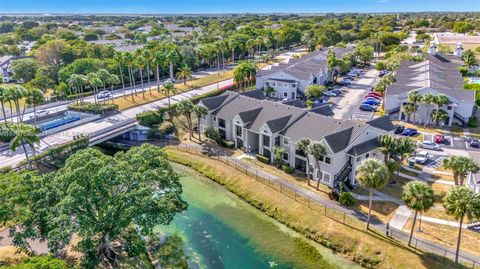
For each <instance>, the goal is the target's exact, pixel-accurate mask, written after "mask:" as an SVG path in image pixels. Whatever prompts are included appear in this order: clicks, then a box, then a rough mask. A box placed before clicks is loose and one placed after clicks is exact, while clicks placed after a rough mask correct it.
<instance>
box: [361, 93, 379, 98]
mask: <svg viewBox="0 0 480 269" xmlns="http://www.w3.org/2000/svg"><path fill="white" fill-rule="evenodd" d="M365 97H376V98H382V95H381V94H379V93H377V92H369V93H368V94H367V95H365Z"/></svg>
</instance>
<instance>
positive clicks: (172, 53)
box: [165, 44, 180, 81]
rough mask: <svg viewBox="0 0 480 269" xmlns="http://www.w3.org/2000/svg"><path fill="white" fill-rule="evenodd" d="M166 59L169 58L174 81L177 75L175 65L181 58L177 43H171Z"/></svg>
mask: <svg viewBox="0 0 480 269" xmlns="http://www.w3.org/2000/svg"><path fill="white" fill-rule="evenodd" d="M165 59H166V60H167V62H168V65H169V69H170V80H171V81H173V78H174V75H175V74H174V73H173V65H174V64H175V63H176V62H178V60H179V59H180V53H179V52H178V48H177V46H176V45H175V44H170V45H169V47H168V49H167V53H166V54H165Z"/></svg>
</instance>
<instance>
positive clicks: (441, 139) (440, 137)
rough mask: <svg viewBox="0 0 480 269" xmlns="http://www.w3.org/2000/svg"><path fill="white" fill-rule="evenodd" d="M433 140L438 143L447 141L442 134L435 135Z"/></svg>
mask: <svg viewBox="0 0 480 269" xmlns="http://www.w3.org/2000/svg"><path fill="white" fill-rule="evenodd" d="M433 142H435V143H437V144H444V143H445V137H444V136H443V135H442V134H436V135H434V136H433Z"/></svg>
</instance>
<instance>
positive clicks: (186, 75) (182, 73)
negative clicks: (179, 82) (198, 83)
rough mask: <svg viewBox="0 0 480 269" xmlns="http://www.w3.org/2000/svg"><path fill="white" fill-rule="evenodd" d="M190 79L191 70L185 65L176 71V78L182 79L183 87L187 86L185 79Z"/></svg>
mask: <svg viewBox="0 0 480 269" xmlns="http://www.w3.org/2000/svg"><path fill="white" fill-rule="evenodd" d="M191 77H192V70H191V69H190V67H189V66H188V65H186V64H184V65H183V66H182V67H181V68H179V69H178V73H177V78H178V79H183V85H187V79H190V78H191Z"/></svg>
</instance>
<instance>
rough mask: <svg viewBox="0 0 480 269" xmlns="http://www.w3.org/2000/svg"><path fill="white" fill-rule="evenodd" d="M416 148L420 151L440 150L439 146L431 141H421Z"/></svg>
mask: <svg viewBox="0 0 480 269" xmlns="http://www.w3.org/2000/svg"><path fill="white" fill-rule="evenodd" d="M417 145H418V147H419V148H422V149H431V150H440V146H439V145H438V144H437V143H435V142H432V141H428V140H423V141H422V142H418V144H417Z"/></svg>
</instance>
